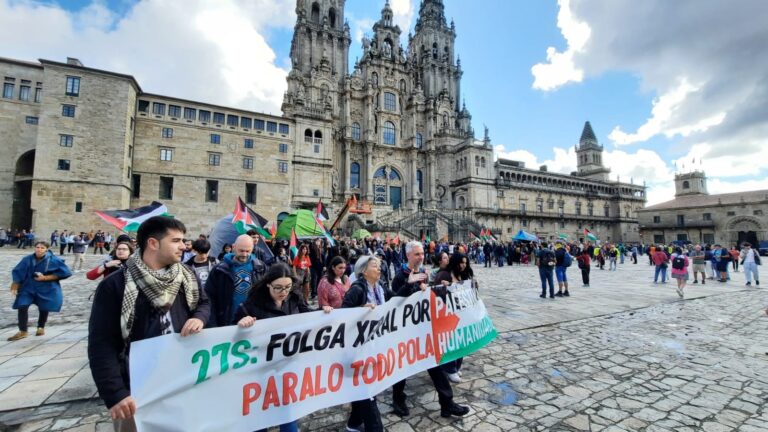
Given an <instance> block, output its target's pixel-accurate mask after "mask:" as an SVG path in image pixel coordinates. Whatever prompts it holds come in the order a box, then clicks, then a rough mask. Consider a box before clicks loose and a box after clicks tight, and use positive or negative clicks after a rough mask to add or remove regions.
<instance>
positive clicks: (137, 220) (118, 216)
mask: <svg viewBox="0 0 768 432" xmlns="http://www.w3.org/2000/svg"><path fill="white" fill-rule="evenodd" d="M95 213H96V214H97V215H98V216H99V217H100V218H102V219H104V220H105V221H106V222H107V223H108V224H110V225H112V226H114V227H115V228H117V229H119V230H121V231H125V232H136V231H138V230H139V225H141V223H142V222H144V221H145V220H147V219H149V218H151V217H152V216H170V215H169V214H168V207H166V206H165V204H161V203H159V202H157V201H152V204H150V205H147V206H144V207H139V208H136V209H125V210H102V211H96V212H95Z"/></svg>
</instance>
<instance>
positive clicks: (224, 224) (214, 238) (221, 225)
mask: <svg viewBox="0 0 768 432" xmlns="http://www.w3.org/2000/svg"><path fill="white" fill-rule="evenodd" d="M232 216H233V214H232V213H230V214H228V215H227V216H224V217H223V218H221V219H219V220H217V221H216V223H215V224H213V229H212V230H211V234H210V235H209V236H208V241H209V242H210V243H211V255H212V256H214V257H215V256H217V255H218V254H219V252H221V250H222V249H223V248H224V245H225V244H230V245H231V244H232V243H234V242H235V240H237V237H238V236H239V235H240V234H238V233H237V228H236V227H235V226H234V225H233V224H232ZM257 247H258V248H259V249H260V250H261V251H262V253H263V255H262V256H264V257H273V256H274V254H273V253H272V251H271V250H270V249H269V246H267V245H266V243H264V242H263V241H260V242H259V244H258V246H257Z"/></svg>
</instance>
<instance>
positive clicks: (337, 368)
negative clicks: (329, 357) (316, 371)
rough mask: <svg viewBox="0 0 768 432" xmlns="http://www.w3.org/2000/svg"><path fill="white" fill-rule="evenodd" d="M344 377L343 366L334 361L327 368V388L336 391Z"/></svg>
mask: <svg viewBox="0 0 768 432" xmlns="http://www.w3.org/2000/svg"><path fill="white" fill-rule="evenodd" d="M334 373H335V374H336V378H337V381H336V383H334V382H333V375H334ZM342 379H344V367H343V366H342V365H341V363H334V364H332V365H331V367H330V369H328V390H330V391H332V392H337V391H339V389H340V388H341V381H342Z"/></svg>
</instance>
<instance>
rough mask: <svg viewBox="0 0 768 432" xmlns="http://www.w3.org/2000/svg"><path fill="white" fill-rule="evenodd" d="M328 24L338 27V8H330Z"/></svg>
mask: <svg viewBox="0 0 768 432" xmlns="http://www.w3.org/2000/svg"><path fill="white" fill-rule="evenodd" d="M328 24H329V25H330V26H331V28H335V27H336V9H334V8H330V9H328Z"/></svg>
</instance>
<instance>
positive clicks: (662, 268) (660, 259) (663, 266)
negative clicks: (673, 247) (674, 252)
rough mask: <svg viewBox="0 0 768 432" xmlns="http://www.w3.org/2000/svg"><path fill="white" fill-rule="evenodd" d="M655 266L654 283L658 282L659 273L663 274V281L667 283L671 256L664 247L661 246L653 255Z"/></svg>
mask: <svg viewBox="0 0 768 432" xmlns="http://www.w3.org/2000/svg"><path fill="white" fill-rule="evenodd" d="M651 258H652V259H653V264H654V266H655V272H654V274H653V283H658V280H659V274H661V283H667V263H668V262H669V258H668V257H667V254H666V253H665V252H664V248H663V247H661V246H659V247H657V248H656V251H655V252H654V253H653V256H652V257H651Z"/></svg>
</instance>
